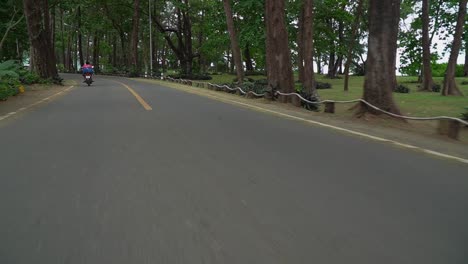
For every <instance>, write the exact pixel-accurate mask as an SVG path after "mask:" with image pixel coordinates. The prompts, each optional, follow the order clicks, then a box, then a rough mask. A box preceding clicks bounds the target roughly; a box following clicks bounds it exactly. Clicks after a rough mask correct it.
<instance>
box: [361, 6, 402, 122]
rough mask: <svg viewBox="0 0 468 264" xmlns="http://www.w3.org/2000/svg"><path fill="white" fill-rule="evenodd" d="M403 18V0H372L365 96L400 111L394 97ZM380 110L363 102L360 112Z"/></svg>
mask: <svg viewBox="0 0 468 264" xmlns="http://www.w3.org/2000/svg"><path fill="white" fill-rule="evenodd" d="M399 18H400V0H370V3H369V40H368V43H369V46H368V52H367V67H366V68H367V71H366V77H365V82H364V96H363V99H364V100H366V101H367V102H369V103H370V104H372V105H374V106H376V107H378V108H380V109H382V110H385V111H388V112H391V113H395V114H400V110H399V108H398V106H397V105H396V104H395V102H394V100H393V94H392V91H393V89H394V88H395V87H396V85H397V84H396V74H395V68H396V67H395V66H396V51H397V38H398V29H399V28H398V26H399ZM366 112H370V113H373V114H380V112H378V111H376V110H374V109H372V108H370V107H368V106H367V105H365V104H361V105H360V107H359V110H358V112H357V115H358V116H362V115H364V114H365V113H366Z"/></svg>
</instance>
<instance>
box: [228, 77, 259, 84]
mask: <svg viewBox="0 0 468 264" xmlns="http://www.w3.org/2000/svg"><path fill="white" fill-rule="evenodd" d="M238 80H239V79H238V78H237V77H236V78H234V79H233V80H232V82H235V83H237V82H238ZM244 82H251V83H253V82H255V80H254V79H252V78H249V77H244Z"/></svg>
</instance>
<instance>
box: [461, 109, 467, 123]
mask: <svg viewBox="0 0 468 264" xmlns="http://www.w3.org/2000/svg"><path fill="white" fill-rule="evenodd" d="M460 118H461V119H463V120H466V121H468V107H465V112H463V113H462V114H461V117H460Z"/></svg>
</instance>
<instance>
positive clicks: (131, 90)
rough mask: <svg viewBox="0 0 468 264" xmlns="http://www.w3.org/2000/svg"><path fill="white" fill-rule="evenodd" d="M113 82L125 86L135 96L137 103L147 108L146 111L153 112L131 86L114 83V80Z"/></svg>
mask: <svg viewBox="0 0 468 264" xmlns="http://www.w3.org/2000/svg"><path fill="white" fill-rule="evenodd" d="M112 81H113V82H116V83H119V84H121V85H123V86H124V87H125V88H127V90H128V91H129V92H130V93H132V94H133V96H135V98H136V99H137V101H138V102H140V104H141V105H142V106H143V108H145V110H146V111H151V110H153V108H152V107H151V106H150V105H149V104H148V103H147V102H146V101H145V100H144V99H143V98H142V97H141V96H140V95H139V94H138V93H137V92H135V90H133V89H132V88H131V87H130V86H128V85H126V84H125V83H121V82H118V81H114V80H112Z"/></svg>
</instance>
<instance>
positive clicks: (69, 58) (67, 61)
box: [64, 33, 73, 72]
mask: <svg viewBox="0 0 468 264" xmlns="http://www.w3.org/2000/svg"><path fill="white" fill-rule="evenodd" d="M72 42H73V40H72V36H71V33H70V34H68V38H67V53H66V55H65V56H66V58H65V61H64V64H65V69H67V72H71V64H72Z"/></svg>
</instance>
